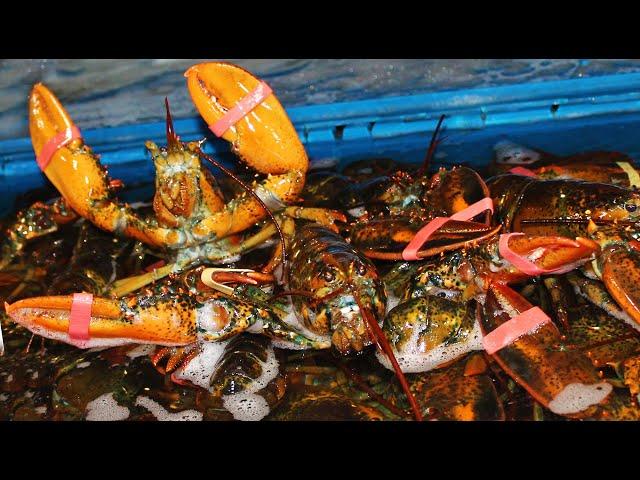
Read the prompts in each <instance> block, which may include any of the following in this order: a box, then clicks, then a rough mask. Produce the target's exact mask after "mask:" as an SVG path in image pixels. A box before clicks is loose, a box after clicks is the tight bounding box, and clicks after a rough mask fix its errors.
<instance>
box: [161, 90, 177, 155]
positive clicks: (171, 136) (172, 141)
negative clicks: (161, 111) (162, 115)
mask: <svg viewBox="0 0 640 480" xmlns="http://www.w3.org/2000/svg"><path fill="white" fill-rule="evenodd" d="M164 105H165V108H166V109H167V145H168V146H169V148H173V147H176V146H177V145H178V142H180V138H178V136H177V135H176V132H175V130H174V128H173V118H172V117H171V111H170V110H169V98H168V97H164Z"/></svg>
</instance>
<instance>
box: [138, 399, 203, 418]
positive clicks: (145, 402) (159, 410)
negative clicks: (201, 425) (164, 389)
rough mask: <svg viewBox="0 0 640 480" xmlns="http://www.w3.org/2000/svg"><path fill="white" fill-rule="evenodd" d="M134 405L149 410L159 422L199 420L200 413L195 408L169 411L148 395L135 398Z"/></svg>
mask: <svg viewBox="0 0 640 480" xmlns="http://www.w3.org/2000/svg"><path fill="white" fill-rule="evenodd" d="M136 405H139V406H141V407H144V408H146V409H147V410H149V411H150V412H151V413H152V414H153V416H154V417H156V418H157V419H158V420H160V421H161V422H201V421H202V413H201V412H198V411H197V410H183V411H182V412H177V413H171V412H168V411H167V410H165V409H164V407H163V406H162V405H160V404H159V403H158V402H156V401H153V400H151V399H150V398H149V397H145V396H140V397H138V398H136Z"/></svg>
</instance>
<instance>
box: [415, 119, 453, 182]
mask: <svg viewBox="0 0 640 480" xmlns="http://www.w3.org/2000/svg"><path fill="white" fill-rule="evenodd" d="M444 117H446V115H444V114H442V115H440V119H439V120H438V124H437V125H436V129H435V130H434V131H433V135H432V136H431V142H430V143H429V149H428V150H427V154H426V155H425V157H424V162H423V163H422V167H420V170H418V171H417V172H416V178H418V177H421V176H422V175H424V174H426V173H427V172H428V171H429V164H430V163H431V159H432V158H433V154H434V153H435V151H436V146H437V145H438V142H437V139H438V134H439V133H440V127H441V126H442V122H443V121H444Z"/></svg>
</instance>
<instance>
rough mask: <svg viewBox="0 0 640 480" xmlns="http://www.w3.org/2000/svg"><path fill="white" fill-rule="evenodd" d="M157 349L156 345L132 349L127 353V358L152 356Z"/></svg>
mask: <svg viewBox="0 0 640 480" xmlns="http://www.w3.org/2000/svg"><path fill="white" fill-rule="evenodd" d="M155 349H156V346H155V345H145V344H142V345H138V346H137V347H135V348H132V349H131V350H129V351H128V352H127V357H129V358H138V357H144V356H145V355H150V354H151V353H153V351H154V350H155Z"/></svg>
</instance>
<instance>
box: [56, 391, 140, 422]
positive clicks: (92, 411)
mask: <svg viewBox="0 0 640 480" xmlns="http://www.w3.org/2000/svg"><path fill="white" fill-rule="evenodd" d="M45 411H46V407H45ZM129 413H130V412H129V409H128V408H127V407H123V406H121V405H118V402H116V400H115V398H113V392H111V393H105V394H104V395H100V396H99V397H98V398H96V399H95V400H92V401H90V402H89V403H87V415H86V419H87V421H89V422H105V421H106V422H113V421H118V420H125V419H127V418H129Z"/></svg>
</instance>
